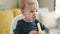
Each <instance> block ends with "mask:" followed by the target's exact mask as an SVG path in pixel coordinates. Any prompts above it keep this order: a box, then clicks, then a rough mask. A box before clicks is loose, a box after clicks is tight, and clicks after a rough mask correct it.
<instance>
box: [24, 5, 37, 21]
mask: <svg viewBox="0 0 60 34" xmlns="http://www.w3.org/2000/svg"><path fill="white" fill-rule="evenodd" d="M37 14H38V11H37V7H36V6H34V5H29V6H27V7H25V8H24V11H23V15H24V16H25V18H26V19H27V20H35V19H36V17H37Z"/></svg>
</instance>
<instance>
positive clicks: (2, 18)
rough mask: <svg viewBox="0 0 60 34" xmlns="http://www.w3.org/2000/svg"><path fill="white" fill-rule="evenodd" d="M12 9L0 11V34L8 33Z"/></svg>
mask: <svg viewBox="0 0 60 34" xmlns="http://www.w3.org/2000/svg"><path fill="white" fill-rule="evenodd" d="M13 18H14V16H13V11H10V10H9V11H1V12H0V34H3V33H4V34H9V33H10V32H9V31H10V25H11V21H12V20H13Z"/></svg>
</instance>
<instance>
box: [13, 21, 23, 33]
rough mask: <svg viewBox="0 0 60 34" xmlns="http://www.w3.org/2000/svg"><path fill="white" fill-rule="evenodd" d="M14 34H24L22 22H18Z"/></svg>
mask: <svg viewBox="0 0 60 34" xmlns="http://www.w3.org/2000/svg"><path fill="white" fill-rule="evenodd" d="M14 34H22V22H20V21H18V22H17V26H16V29H14Z"/></svg>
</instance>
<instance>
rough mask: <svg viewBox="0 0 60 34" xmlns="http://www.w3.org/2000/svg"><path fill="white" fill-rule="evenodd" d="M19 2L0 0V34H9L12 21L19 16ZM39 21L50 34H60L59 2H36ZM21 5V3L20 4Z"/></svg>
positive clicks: (43, 0)
mask: <svg viewBox="0 0 60 34" xmlns="http://www.w3.org/2000/svg"><path fill="white" fill-rule="evenodd" d="M20 1H21V0H0V34H10V29H11V27H10V26H11V23H12V21H13V19H14V18H15V17H16V16H18V15H20V14H21V9H20ZM37 1H38V3H39V9H38V11H39V20H41V21H42V22H43V24H44V25H45V26H46V27H47V28H49V30H50V33H54V34H59V33H60V0H37ZM22 4H23V3H22Z"/></svg>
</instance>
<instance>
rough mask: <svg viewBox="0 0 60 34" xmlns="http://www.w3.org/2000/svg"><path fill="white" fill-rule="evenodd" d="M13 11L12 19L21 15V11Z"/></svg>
mask: <svg viewBox="0 0 60 34" xmlns="http://www.w3.org/2000/svg"><path fill="white" fill-rule="evenodd" d="M13 11H14V17H16V16H18V15H20V14H21V9H14V10H13Z"/></svg>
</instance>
